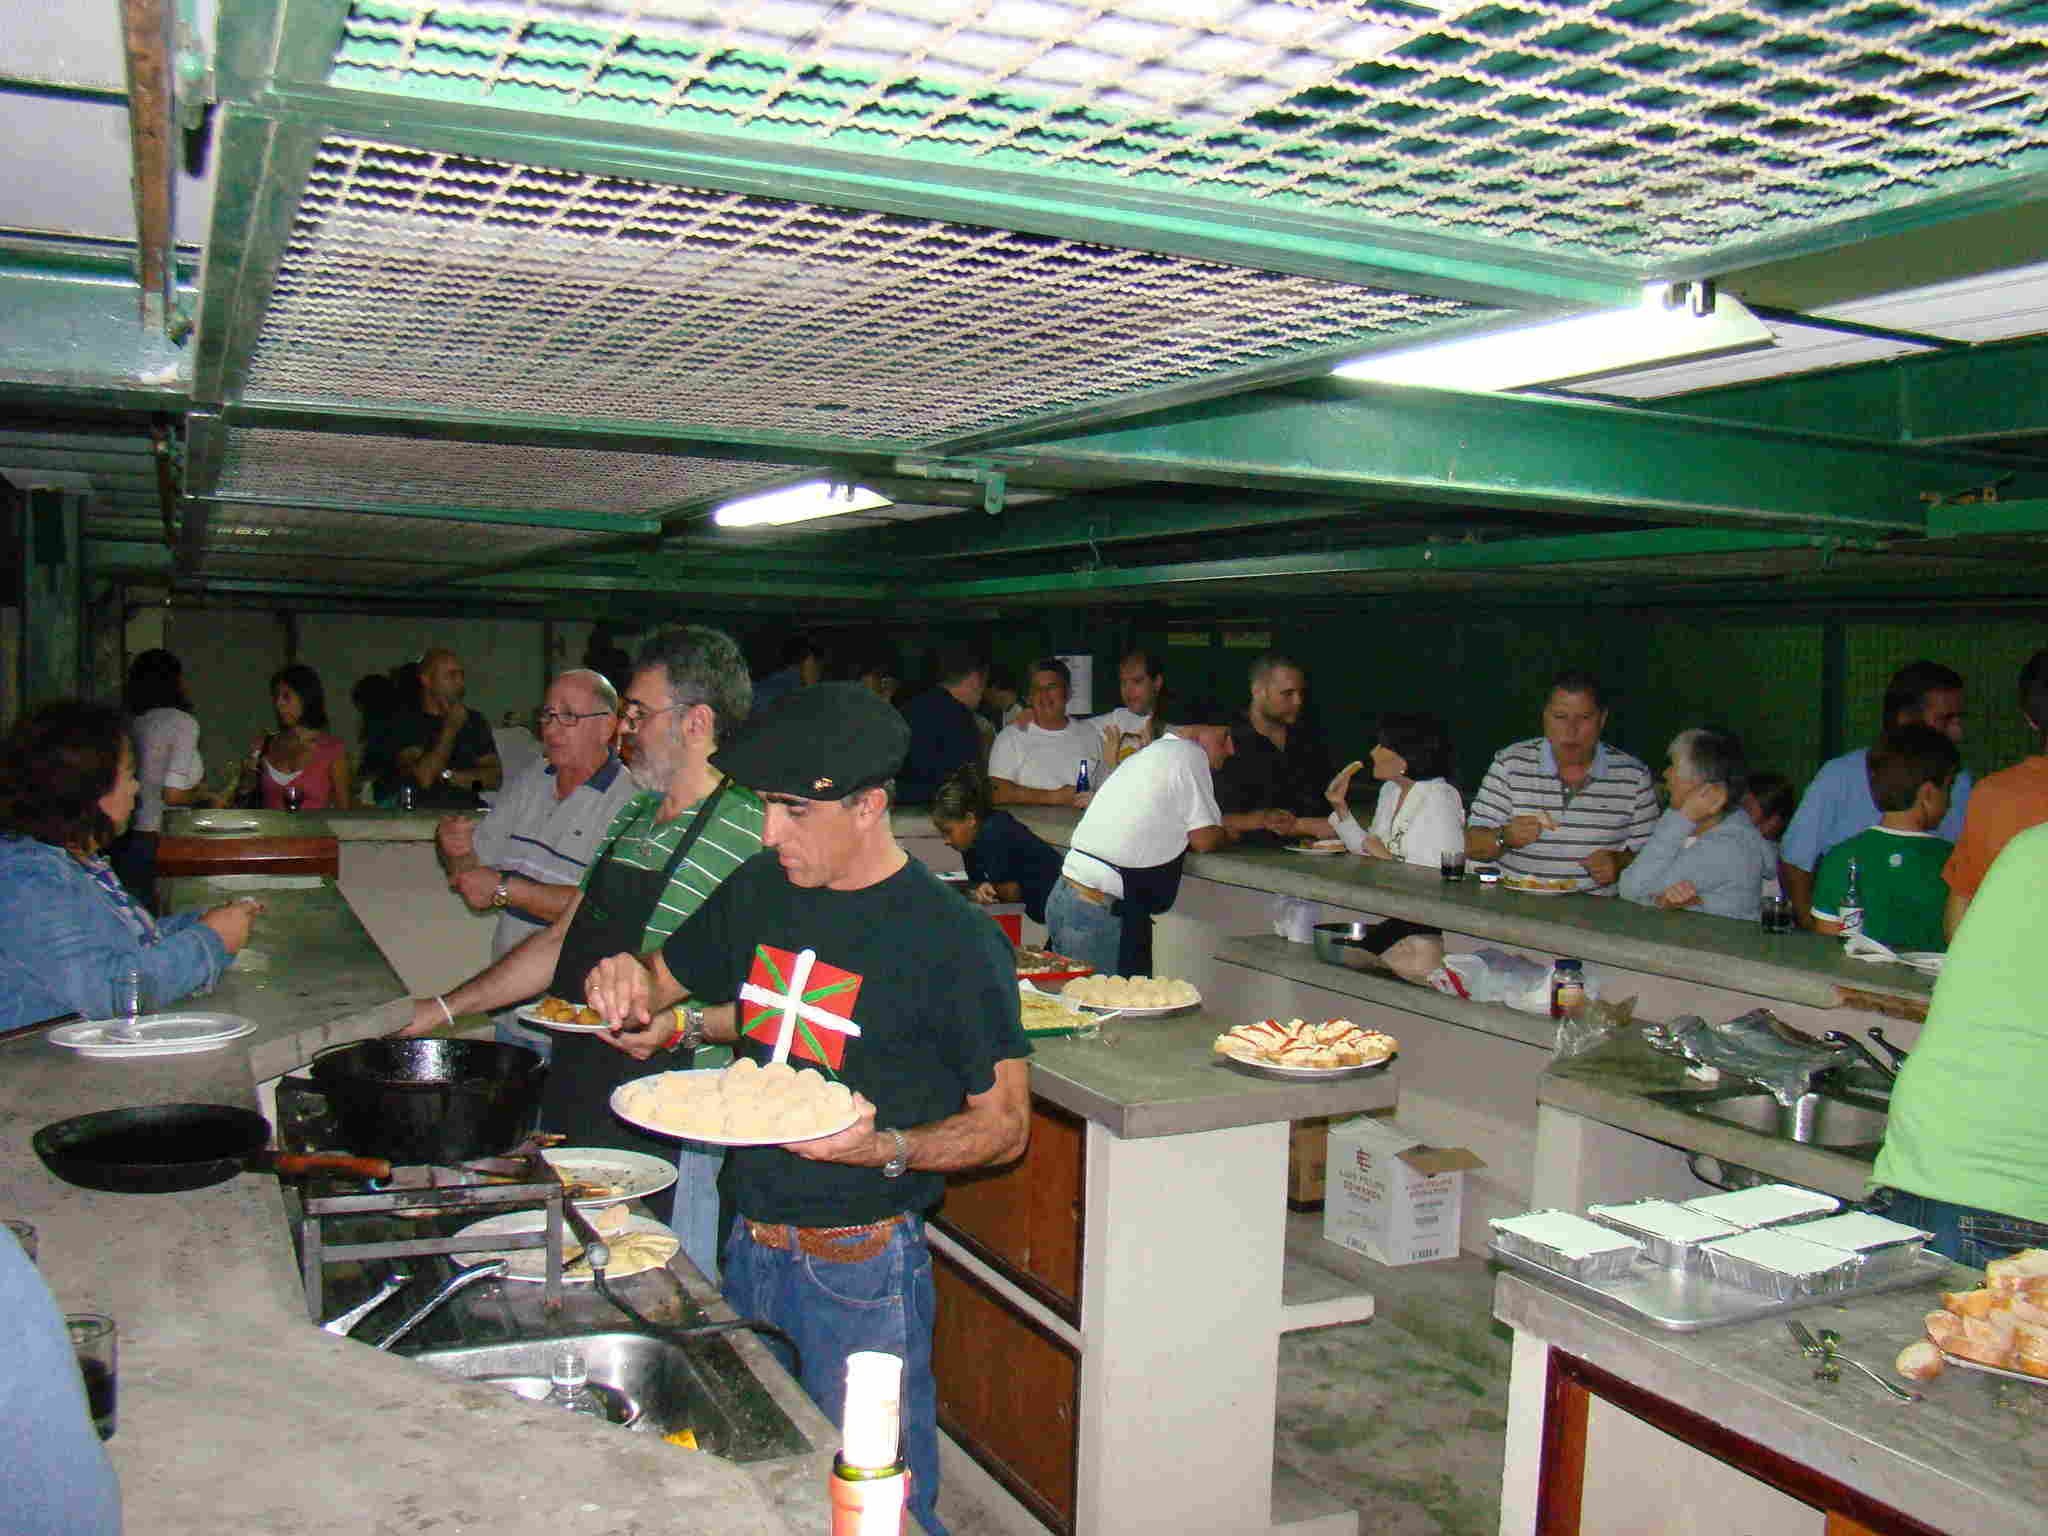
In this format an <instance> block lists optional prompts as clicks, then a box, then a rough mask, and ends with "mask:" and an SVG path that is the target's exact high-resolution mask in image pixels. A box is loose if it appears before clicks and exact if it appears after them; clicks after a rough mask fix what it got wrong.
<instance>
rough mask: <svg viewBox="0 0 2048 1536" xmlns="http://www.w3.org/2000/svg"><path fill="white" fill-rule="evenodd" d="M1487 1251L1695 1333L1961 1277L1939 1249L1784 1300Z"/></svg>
mask: <svg viewBox="0 0 2048 1536" xmlns="http://www.w3.org/2000/svg"><path fill="white" fill-rule="evenodd" d="M1491 1252H1492V1254H1493V1256H1494V1257H1495V1258H1496V1259H1498V1260H1500V1262H1501V1263H1503V1264H1505V1265H1506V1266H1507V1267H1508V1268H1510V1269H1512V1270H1516V1271H1518V1272H1519V1273H1522V1274H1525V1275H1528V1276H1530V1277H1532V1278H1534V1279H1536V1280H1539V1281H1542V1282H1544V1283H1546V1284H1549V1285H1550V1286H1552V1287H1554V1288H1555V1289H1557V1290H1561V1291H1563V1292H1565V1293H1566V1294H1567V1295H1570V1296H1573V1297H1576V1298H1578V1299H1579V1300H1581V1301H1587V1302H1591V1303H1593V1304H1594V1305H1596V1306H1602V1307H1607V1308H1610V1309H1612V1310H1615V1311H1619V1312H1624V1313H1626V1314H1628V1315H1629V1316H1631V1317H1636V1318H1640V1319H1642V1321H1644V1322H1646V1323H1648V1324H1650V1326H1652V1327H1653V1328H1663V1329H1667V1330H1669V1331H1670V1332H1672V1333H1697V1332H1699V1331H1700V1330H1701V1329H1703V1328H1721V1327H1726V1326H1727V1325H1728V1324H1730V1323H1750V1322H1755V1321H1756V1320H1757V1319H1758V1318H1764V1317H1776V1316H1778V1315H1780V1314H1781V1313H1785V1312H1796V1311H1798V1310H1799V1309H1800V1308H1801V1307H1810V1306H1812V1305H1813V1304H1814V1303H1815V1302H1816V1301H1821V1300H1825V1301H1844V1300H1847V1299H1849V1298H1851V1297H1855V1296H1874V1295H1876V1294H1878V1293H1879V1292H1882V1291H1898V1290H1904V1289H1906V1288H1907V1287H1908V1286H1920V1285H1927V1286H1935V1287H1938V1288H1940V1289H1942V1290H1951V1291H1952V1290H1954V1289H1955V1288H1956V1286H1957V1285H1958V1284H1959V1283H1961V1280H1962V1276H1963V1274H1964V1273H1965V1272H1964V1271H1963V1270H1961V1269H1960V1268H1958V1267H1956V1266H1953V1265H1951V1264H1950V1263H1949V1261H1948V1260H1947V1259H1944V1258H1942V1257H1941V1255H1939V1254H1935V1253H1923V1254H1921V1255H1920V1256H1919V1258H1918V1259H1917V1260H1916V1261H1915V1262H1914V1264H1913V1267H1912V1268H1910V1269H1904V1270H1901V1271H1899V1272H1898V1273H1897V1274H1895V1275H1889V1276H1887V1277H1885V1278H1883V1279H1879V1280H1868V1279H1864V1278H1862V1277H1860V1276H1859V1277H1858V1278H1857V1279H1855V1280H1853V1281H1852V1282H1851V1283H1850V1284H1849V1285H1848V1286H1847V1287H1845V1288H1844V1289H1842V1290H1840V1291H1836V1292H1834V1293H1832V1294H1831V1295H1828V1296H1826V1297H1814V1296H1799V1297H1794V1298H1793V1299H1791V1300H1789V1301H1788V1300H1781V1299H1779V1298H1777V1297H1772V1296H1764V1295H1760V1294H1759V1293H1757V1292H1755V1291H1745V1290H1743V1289H1742V1288H1741V1287H1740V1286H1735V1285H1729V1284H1727V1283H1726V1282H1724V1281H1720V1280H1716V1279H1714V1278H1713V1276H1711V1275H1708V1274H1703V1273H1696V1272H1692V1271H1688V1270H1682V1269H1665V1268H1663V1267H1662V1266H1660V1265H1656V1264H1648V1263H1644V1264H1638V1265H1636V1267H1635V1268H1634V1269H1633V1270H1631V1271H1630V1272H1629V1274H1628V1275H1627V1276H1626V1277H1625V1278H1623V1279H1619V1280H1575V1279H1573V1278H1572V1277H1571V1276H1569V1275H1560V1274H1558V1273H1556V1272H1555V1271H1553V1270H1548V1269H1545V1268H1543V1267H1542V1266H1541V1265H1540V1264H1532V1263H1530V1262H1529V1261H1528V1260H1526V1259H1522V1258H1518V1257H1516V1256H1515V1255H1514V1254H1511V1253H1506V1252H1503V1251H1502V1250H1501V1247H1500V1245H1499V1244H1498V1243H1496V1244H1495V1245H1494V1246H1493V1248H1492V1250H1491Z"/></svg>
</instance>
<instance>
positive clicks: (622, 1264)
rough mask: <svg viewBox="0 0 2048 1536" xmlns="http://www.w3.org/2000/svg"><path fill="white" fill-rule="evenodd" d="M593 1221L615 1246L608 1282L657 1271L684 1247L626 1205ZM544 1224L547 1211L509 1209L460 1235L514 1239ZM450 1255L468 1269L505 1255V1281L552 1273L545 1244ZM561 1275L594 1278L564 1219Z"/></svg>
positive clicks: (578, 1280)
mask: <svg viewBox="0 0 2048 1536" xmlns="http://www.w3.org/2000/svg"><path fill="white" fill-rule="evenodd" d="M590 1224H591V1226H593V1227H595V1228H596V1229H597V1235H598V1236H599V1237H601V1238H603V1239H604V1242H605V1247H607V1248H609V1249H610V1250H611V1262H610V1263H608V1264H607V1265H605V1268H604V1277H605V1279H607V1280H623V1279H625V1278H626V1277H627V1276H628V1275H638V1274H644V1273H646V1272H647V1271H648V1270H650V1269H659V1268H660V1267H661V1266H662V1265H664V1264H666V1263H667V1262H668V1261H669V1260H670V1259H672V1258H674V1257H675V1256H676V1251H677V1250H678V1249H679V1248H681V1247H682V1243H681V1242H680V1241H678V1240H677V1238H676V1235H675V1233H674V1232H673V1231H672V1230H671V1229H669V1228H668V1227H665V1226H663V1225H662V1224H661V1223H660V1222H658V1221H656V1220H655V1219H654V1218H653V1217H651V1216H636V1215H633V1214H632V1213H631V1212H629V1211H627V1210H626V1209H625V1207H623V1206H616V1205H615V1206H612V1207H610V1208H609V1209H607V1210H602V1211H599V1212H598V1213H597V1214H596V1215H595V1216H594V1217H592V1218H591V1222H590ZM546 1225H547V1212H545V1211H507V1212H506V1213H505V1214H504V1215H502V1216H486V1217H485V1218H484V1219H483V1220H482V1221H473V1222H471V1223H470V1224H469V1225H468V1226H466V1227H464V1228H463V1229H462V1230H461V1231H460V1232H458V1233H457V1234H456V1236H458V1237H511V1236H514V1235H516V1234H523V1233H527V1232H538V1231H540V1230H541V1229H542V1228H543V1227H545V1226H546ZM448 1257H449V1258H451V1259H453V1260H454V1261H455V1262H456V1263H457V1264H460V1265H462V1266H463V1267H464V1268H465V1269H467V1268H469V1267H470V1266H472V1265H476V1264H488V1263H489V1262H490V1261H491V1260H493V1259H503V1260H504V1261H505V1278H506V1279H507V1280H545V1279H547V1277H548V1251H547V1249H545V1248H495V1249H490V1250H488V1251H486V1252H482V1253H451V1254H450V1255H448ZM562 1278H563V1279H564V1280H566V1281H567V1282H568V1283H569V1284H571V1285H588V1284H589V1283H590V1281H591V1273H590V1266H589V1265H588V1264H586V1263H584V1262H583V1246H582V1244H580V1243H578V1242H577V1241H576V1234H575V1233H574V1232H573V1231H572V1230H570V1227H569V1224H568V1223H567V1222H566V1221H565V1222H563V1223H562Z"/></svg>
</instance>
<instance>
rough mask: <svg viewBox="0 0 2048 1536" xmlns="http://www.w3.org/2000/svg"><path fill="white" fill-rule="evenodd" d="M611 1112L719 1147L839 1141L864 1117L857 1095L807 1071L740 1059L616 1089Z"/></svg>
mask: <svg viewBox="0 0 2048 1536" xmlns="http://www.w3.org/2000/svg"><path fill="white" fill-rule="evenodd" d="M612 1113H613V1114H615V1115H617V1116H618V1117H619V1118H620V1119H621V1120H624V1121H626V1122H627V1123H628V1124H631V1125H637V1126H639V1127H640V1128H641V1129H642V1130H646V1131H653V1132H655V1133H656V1134H657V1135H661V1136H680V1137H683V1138H684V1139H686V1140H689V1141H704V1142H710V1143H711V1144H712V1145H714V1146H720V1147H780V1146H787V1145H788V1144H789V1143H790V1142H793V1141H816V1140H818V1139H819V1138H820V1137H823V1136H836V1135H837V1134H838V1133H839V1132H841V1131H843V1130H845V1129H846V1128H847V1127H848V1126H849V1125H852V1124H853V1123H854V1121H856V1120H858V1119H859V1118H860V1116H859V1115H858V1114H857V1113H855V1111H854V1107H853V1092H852V1090H851V1089H849V1088H848V1087H847V1086H846V1084H844V1083H839V1082H834V1081H833V1080H832V1079H831V1078H829V1077H827V1076H825V1074H824V1073H822V1072H815V1071H813V1070H811V1069H810V1068H809V1067H792V1066H791V1065H790V1064H789V1063H788V1062H786V1061H779V1062H770V1063H768V1064H767V1065H766V1066H763V1065H762V1064H761V1063H760V1062H758V1061H755V1060H754V1059H753V1058H752V1057H749V1056H742V1057H741V1058H740V1059H739V1060H738V1061H736V1062H734V1063H733V1064H732V1065H731V1066H729V1067H704V1068H698V1069H697V1070H695V1071H690V1072H658V1073H656V1074H655V1075H654V1076H652V1077H642V1078H636V1079H634V1080H633V1081H632V1082H630V1083H622V1084H620V1085H619V1086H618V1087H617V1088H615V1089H613V1090H612Z"/></svg>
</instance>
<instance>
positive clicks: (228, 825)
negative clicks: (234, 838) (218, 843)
mask: <svg viewBox="0 0 2048 1536" xmlns="http://www.w3.org/2000/svg"><path fill="white" fill-rule="evenodd" d="M262 825H263V823H262V822H260V821H258V820H257V819H256V818H255V817H253V816H194V817H193V818H192V828H193V830H194V831H196V832H254V831H255V830H256V829H257V828H258V827H260V826H262Z"/></svg>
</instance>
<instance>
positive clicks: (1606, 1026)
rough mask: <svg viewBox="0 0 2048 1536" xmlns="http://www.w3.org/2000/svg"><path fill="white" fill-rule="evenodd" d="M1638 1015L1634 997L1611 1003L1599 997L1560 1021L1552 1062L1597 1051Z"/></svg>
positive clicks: (1565, 1060) (1554, 1063) (1564, 1060)
mask: <svg viewBox="0 0 2048 1536" xmlns="http://www.w3.org/2000/svg"><path fill="white" fill-rule="evenodd" d="M1635 1016H1636V1000H1635V999H1634V998H1633V997H1624V998H1622V999H1621V1000H1620V1001H1618V1002H1612V1003H1610V1002H1605V1001H1603V1000H1601V999H1598V998H1596V999H1594V1000H1593V1001H1592V1002H1590V1003H1588V1004H1586V1006H1585V1007H1583V1008H1581V1009H1579V1010H1578V1011H1577V1012H1575V1013H1568V1014H1566V1015H1565V1016H1564V1017H1563V1018H1561V1019H1559V1020H1558V1021H1557V1044H1556V1045H1554V1046H1553V1047H1552V1048H1551V1052H1550V1065H1551V1066H1553V1067H1556V1066H1561V1065H1563V1064H1564V1063H1565V1062H1567V1061H1570V1060H1571V1059H1572V1058H1573V1057H1574V1056H1583V1055H1585V1054H1586V1053H1587V1052H1588V1051H1591V1050H1597V1049H1598V1048H1599V1047H1601V1046H1603V1045H1605V1044H1606V1043H1607V1042H1608V1041H1609V1040H1610V1039H1612V1038H1613V1037H1614V1036H1615V1035H1616V1034H1617V1033H1618V1032H1619V1031H1621V1030H1624V1029H1627V1028H1628V1027H1629V1025H1630V1024H1631V1023H1632V1022H1633V1021H1634V1019H1635Z"/></svg>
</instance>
